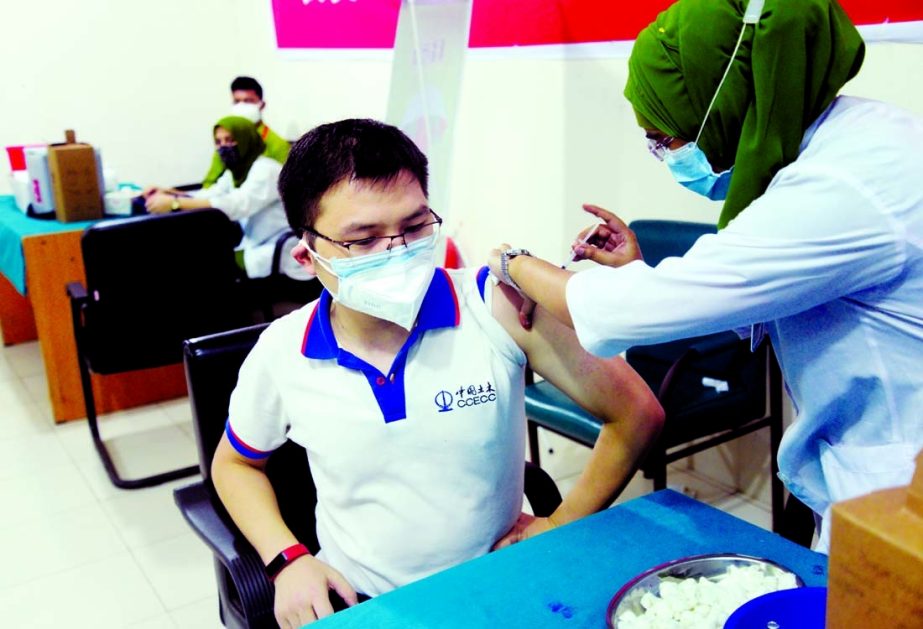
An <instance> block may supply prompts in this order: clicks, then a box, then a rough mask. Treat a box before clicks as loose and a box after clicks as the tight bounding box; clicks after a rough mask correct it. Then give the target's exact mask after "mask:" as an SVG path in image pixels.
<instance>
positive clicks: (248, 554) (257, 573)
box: [174, 324, 561, 629]
mask: <svg viewBox="0 0 923 629" xmlns="http://www.w3.org/2000/svg"><path fill="white" fill-rule="evenodd" d="M265 328H266V325H265V324H264V325H258V326H253V327H249V328H243V329H240V330H234V331H231V332H224V333H219V334H215V335H211V336H207V337H203V338H197V339H190V340H189V341H187V342H186V346H185V352H184V354H185V362H186V379H187V383H188V386H189V400H190V402H191V404H192V410H193V418H194V423H195V434H196V442H197V444H198V448H199V465H200V470H201V472H202V479H203V480H202V482H199V483H195V484H193V485H190V486H188V487H183V488H181V489H177V490H176V491H174V498H175V500H176V504H177V506H178V507H179V509H180V511H181V512H182V513H183V516H184V517H185V518H186V521H187V522H189V525H190V526H191V527H192V528H193V530H194V531H195V532H196V534H198V536H199V537H200V538H202V540H203V541H204V542H205V543H206V544H207V545H208V546H209V548H211V550H212V552H213V553H214V555H215V575H216V578H217V580H218V612H219V615H220V617H221V622H222V623H224V626H225V627H227V628H228V629H244V628H248V629H262V628H272V629H276V628H277V627H278V625H277V624H276V621H275V618H274V616H273V597H274V590H273V587H272V584H271V583H270V582H269V580H268V579H267V578H266V576H265V573H264V570H263V564H262V562H261V560H260V557H259V555H258V554H257V553H256V551H255V550H254V549H253V547H252V546H251V545H250V544H249V543H248V542H247V540H246V539H245V538H244V536H243V535H242V534H241V533H240V531H239V530H238V529H237V527H236V526H235V524H234V522H233V521H232V520H231V518H230V516H229V515H228V514H227V511H225V509H224V507H223V506H222V504H221V501H220V500H219V499H218V496H217V494H216V493H215V488H214V486H213V484H212V480H211V469H210V468H211V461H212V457H213V456H214V453H215V448H217V447H218V442H219V441H220V440H221V436H222V434H223V433H224V429H225V422H226V420H227V416H228V402H229V400H230V397H231V391H232V390H233V389H234V386H235V385H236V383H237V372H238V370H239V369H240V365H241V364H242V363H243V360H244V358H246V356H247V354H248V353H249V352H250V349H251V348H252V347H253V344H254V343H256V340H257V338H258V337H259V335H260V333H261V332H262V331H263V330H264V329H265ZM266 473H267V475H268V476H269V479H270V482H271V483H272V486H273V488H274V490H275V492H276V496H277V498H278V504H279V508H280V510H281V511H282V517H283V519H284V520H285V522H286V524H287V525H288V526H289V527H290V528H291V530H292V532H293V533H294V534H295V536H296V537H297V538H298V539H299V540H300V541H301V542H302V543H303V544H305V545H306V546H307V547H308V548H309V549H310V550H311V552H312V553H316V552H317V551H318V549H319V545H318V542H317V537H316V534H315V520H314V507H315V504H316V501H317V498H316V495H315V494H314V483H313V481H312V479H311V470H310V467H309V466H308V460H307V455H306V454H305V451H304V448H302V447H301V446H298V445H296V444H295V443H294V442H292V441H288V442H286V443H285V444H284V445H283V446H282V447H281V448H279V449H278V450H276V451H275V452H273V454H272V455H271V456H270V457H269V460H268V463H267V465H266ZM525 493H526V498H527V499H528V500H529V503H530V505H531V506H532V510H533V513H535V514H536V515H540V516H547V515H550V514H551V513H552V512H553V511H554V510H555V509H556V508H557V507H558V505H559V504H560V503H561V495H560V493H558V489H557V487H556V486H555V484H554V481H552V480H551V478H550V477H549V476H548V475H547V473H545V471H544V470H542V469H541V468H539V467H538V466H535V465H532V464H528V463H527V464H526V471H525Z"/></svg>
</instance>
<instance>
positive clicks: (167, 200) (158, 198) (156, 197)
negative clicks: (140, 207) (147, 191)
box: [144, 192, 176, 214]
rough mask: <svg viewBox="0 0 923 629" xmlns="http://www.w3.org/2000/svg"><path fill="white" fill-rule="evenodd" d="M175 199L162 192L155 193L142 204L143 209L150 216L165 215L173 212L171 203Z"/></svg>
mask: <svg viewBox="0 0 923 629" xmlns="http://www.w3.org/2000/svg"><path fill="white" fill-rule="evenodd" d="M175 199H176V197H174V196H173V195H172V194H166V193H164V192H155V193H154V194H152V195H151V196H149V197H148V198H147V201H145V202H144V207H146V208H147V211H148V212H150V213H151V214H166V213H167V212H172V211H173V201H174V200H175Z"/></svg>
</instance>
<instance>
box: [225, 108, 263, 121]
mask: <svg viewBox="0 0 923 629" xmlns="http://www.w3.org/2000/svg"><path fill="white" fill-rule="evenodd" d="M231 115H232V116H240V117H241V118H246V119H247V120H249V121H250V122H252V123H253V124H256V123H258V122H259V121H260V106H259V105H257V104H256V103H234V104H233V105H231Z"/></svg>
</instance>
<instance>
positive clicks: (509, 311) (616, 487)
mask: <svg viewBox="0 0 923 629" xmlns="http://www.w3.org/2000/svg"><path fill="white" fill-rule="evenodd" d="M493 290H494V292H493V304H492V307H493V314H494V317H495V318H496V319H497V320H498V321H499V322H500V323H501V325H503V327H504V328H505V329H506V330H507V332H509V334H510V335H511V336H512V337H513V339H514V340H515V341H516V342H517V343H518V344H519V346H520V347H521V348H522V349H523V351H524V352H525V353H526V356H527V357H528V359H529V364H530V366H531V367H532V369H533V370H534V371H535V372H536V373H537V374H539V375H541V376H542V377H544V378H545V379H546V380H548V381H550V382H551V383H552V384H554V385H555V386H556V387H557V388H559V389H560V390H561V391H563V392H564V393H565V394H567V395H568V396H569V397H570V398H571V399H573V400H574V401H575V402H576V403H577V404H579V405H580V406H581V407H582V408H584V409H585V410H586V411H587V412H588V413H590V414H591V415H593V416H595V417H598V418H599V419H600V420H601V421H602V422H603V426H602V430H601V431H600V434H599V438H598V439H597V441H596V445H595V446H594V448H593V453H592V455H591V457H590V460H589V462H588V463H587V466H586V468H585V469H584V470H583V472H582V473H581V475H580V478H579V479H578V481H577V484H576V485H575V486H574V488H573V489H572V490H571V492H570V493H569V494H568V495H567V496H566V497H565V499H564V502H563V503H562V504H561V506H560V507H559V508H558V509H557V510H556V511H555V513H554V514H552V516H551V518H550V519H551V521H552V524H554V525H560V524H564V523H566V522H570V521H573V520H575V519H577V518H580V517H583V516H585V515H589V514H590V513H594V512H596V511H598V510H600V509H603V508H605V507H607V506H608V505H609V504H610V503H611V502H612V500H614V499H615V497H616V496H617V495H618V494H619V492H620V491H621V490H622V489H623V488H624V487H625V485H626V484H627V483H628V481H629V480H630V479H631V476H632V475H633V474H634V472H635V470H636V469H637V467H638V465H639V463H640V461H641V458H642V457H643V456H644V454H645V452H646V451H647V449H648V448H649V446H650V445H651V444H652V443H653V441H654V440H655V439H656V438H657V436H658V434H659V433H660V429H661V427H662V426H663V409H662V408H661V406H660V404H659V402H658V401H657V399H656V397H655V396H654V394H653V393H652V392H651V390H650V389H649V388H648V386H647V384H646V383H645V382H644V381H643V380H642V379H641V377H640V376H639V375H638V374H637V373H635V371H634V370H633V369H632V368H631V367H630V366H629V365H628V364H627V363H625V361H624V360H622V359H621V358H611V359H602V358H598V357H596V356H593V355H591V354H589V353H588V352H587V351H586V350H584V349H583V348H582V347H581V346H580V343H579V342H578V341H577V337H576V335H575V334H574V331H573V330H572V329H570V328H569V327H567V326H566V325H564V324H563V323H562V322H560V321H559V320H558V319H556V318H555V317H553V316H551V315H550V314H549V313H548V311H546V310H544V309H543V308H541V307H539V308H536V310H535V313H534V318H533V325H532V328H531V329H529V330H525V329H523V328H522V326H520V324H519V307H520V304H521V300H522V298H521V297H520V296H519V295H518V294H517V293H516V292H515V291H514V290H512V289H511V288H510V287H508V286H506V285H504V284H499V285H497V286H495V287H494V289H493Z"/></svg>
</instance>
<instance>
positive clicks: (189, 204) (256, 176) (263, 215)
mask: <svg viewBox="0 0 923 629" xmlns="http://www.w3.org/2000/svg"><path fill="white" fill-rule="evenodd" d="M214 138H215V148H216V149H217V151H218V154H219V155H220V156H221V161H222V162H223V163H224V172H223V173H222V174H221V176H220V177H219V178H218V181H217V182H216V183H215V184H214V185H213V186H211V187H209V188H204V189H201V190H195V191H193V192H190V193H183V192H180V191H178V190H173V189H166V188H149V189H148V190H146V191H145V193H144V197H145V206H146V208H147V211H148V212H150V213H152V214H162V213H165V212H175V211H178V210H200V209H205V208H218V209H220V210H221V211H222V212H224V213H225V214H227V215H228V217H229V218H230V219H231V220H234V221H237V222H238V223H239V224H240V227H241V229H242V230H243V237H242V238H241V241H240V244H239V245H238V247H237V260H238V264H240V266H241V268H242V269H243V270H244V271H246V273H247V276H248V277H265V276H267V275H269V274H270V272H271V270H272V269H271V267H272V254H273V250H274V248H275V243H276V240H277V239H278V237H279V236H280V235H281V234H283V233H284V232H286V231H287V230H288V229H289V227H288V222H287V220H286V218H285V210H284V209H283V208H282V200H281V199H280V198H279V191H278V190H277V187H276V186H277V183H278V180H279V172H280V171H281V170H282V165H281V164H279V162H277V161H275V160H273V159H270V158H268V157H265V156H263V155H262V153H263V150H264V149H265V145H264V144H263V140H262V138H260V135H259V133H258V132H257V130H256V126H255V125H254V124H253V123H252V122H250V121H249V120H247V119H246V118H241V117H240V116H228V117H226V118H222V119H221V120H219V121H218V122H217V123H216V124H215V127H214ZM296 242H297V240H296V239H295V238H292V242H291V243H290V244H289V245H288V246H287V249H288V250H290V249H291V248H292V247H293V246H294V244H295V243H296ZM280 268H281V271H282V272H283V273H285V274H286V275H288V276H290V277H293V278H295V279H299V280H305V279H308V276H307V275H306V274H305V272H304V270H303V269H302V268H301V267H300V266H299V265H298V264H297V263H295V261H294V260H293V259H292V257H291V255H289V252H288V251H284V252H283V255H282V257H281V259H280Z"/></svg>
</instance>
